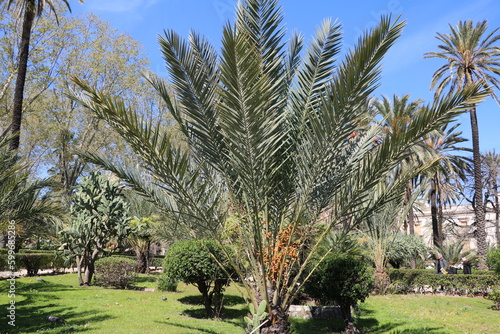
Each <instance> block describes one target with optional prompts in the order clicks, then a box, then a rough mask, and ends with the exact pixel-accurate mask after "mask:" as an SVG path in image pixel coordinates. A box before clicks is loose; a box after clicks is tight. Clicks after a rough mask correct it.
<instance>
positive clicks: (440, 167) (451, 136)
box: [424, 124, 468, 247]
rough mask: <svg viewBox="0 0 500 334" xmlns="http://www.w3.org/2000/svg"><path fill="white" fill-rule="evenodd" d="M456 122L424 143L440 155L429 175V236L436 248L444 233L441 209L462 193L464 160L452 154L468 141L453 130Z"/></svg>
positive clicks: (436, 154) (464, 174)
mask: <svg viewBox="0 0 500 334" xmlns="http://www.w3.org/2000/svg"><path fill="white" fill-rule="evenodd" d="M458 126H459V125H458V124H457V125H454V126H452V127H450V128H449V129H447V126H445V127H444V128H443V129H442V131H440V132H436V133H434V134H430V135H429V136H427V137H426V138H425V139H424V143H425V144H426V145H427V146H428V147H429V148H431V149H432V151H433V154H434V155H435V156H437V157H438V158H439V164H437V165H436V166H435V168H433V169H431V170H430V171H429V173H428V175H427V177H428V182H427V184H428V187H427V189H428V198H429V203H430V205H431V216H432V236H433V244H434V246H435V247H440V246H442V245H443V242H444V240H445V233H444V229H443V223H444V222H443V220H444V217H443V208H444V207H445V206H446V205H447V204H452V203H456V202H457V201H458V200H459V195H460V194H461V193H462V183H463V182H464V181H465V179H466V172H467V170H468V164H467V161H466V160H465V158H464V157H463V156H460V155H457V154H454V153H455V152H457V151H463V150H465V149H464V148H462V147H458V146H456V145H458V144H459V143H462V142H465V141H467V140H466V139H464V138H462V137H460V135H461V134H462V133H461V132H455V130H456V128H457V127H458Z"/></svg>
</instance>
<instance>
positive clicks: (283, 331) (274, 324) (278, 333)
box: [260, 306, 290, 334]
mask: <svg viewBox="0 0 500 334" xmlns="http://www.w3.org/2000/svg"><path fill="white" fill-rule="evenodd" d="M264 321H265V324H264V325H262V327H261V330H260V333H261V334H288V333H290V323H289V322H288V315H287V314H286V311H284V310H282V309H281V307H279V306H271V313H270V314H269V316H268V317H267V319H266V320H264Z"/></svg>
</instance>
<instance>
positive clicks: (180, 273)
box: [163, 240, 233, 318]
mask: <svg viewBox="0 0 500 334" xmlns="http://www.w3.org/2000/svg"><path fill="white" fill-rule="evenodd" d="M226 252H229V249H227V248H226ZM214 258H215V259H217V261H216V260H215V259H214ZM217 262H219V263H217ZM221 265H222V266H224V268H221ZM163 272H164V274H165V275H167V276H168V277H170V278H171V279H173V280H179V281H183V282H184V283H186V284H193V285H195V286H196V287H197V288H198V291H200V293H201V295H202V298H203V304H204V305H205V312H206V316H207V317H209V318H218V317H220V316H221V312H222V300H223V294H222V292H223V291H224V287H225V286H227V285H229V279H230V277H228V273H229V274H231V273H232V272H233V270H232V268H231V267H230V266H229V261H228V259H227V257H226V255H225V252H224V250H223V249H222V248H221V247H220V246H219V245H218V244H217V243H215V242H214V241H211V240H188V241H179V242H176V243H174V244H173V245H172V247H170V248H169V250H168V251H167V254H165V260H164V261H163Z"/></svg>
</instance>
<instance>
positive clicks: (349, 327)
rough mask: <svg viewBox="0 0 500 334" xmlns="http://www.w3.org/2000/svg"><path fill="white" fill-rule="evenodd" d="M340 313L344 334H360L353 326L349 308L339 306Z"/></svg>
mask: <svg viewBox="0 0 500 334" xmlns="http://www.w3.org/2000/svg"><path fill="white" fill-rule="evenodd" d="M340 312H341V313H342V318H344V324H345V329H344V332H345V333H346V334H360V333H361V332H360V331H359V329H357V328H356V326H354V321H353V320H352V315H351V306H350V305H340Z"/></svg>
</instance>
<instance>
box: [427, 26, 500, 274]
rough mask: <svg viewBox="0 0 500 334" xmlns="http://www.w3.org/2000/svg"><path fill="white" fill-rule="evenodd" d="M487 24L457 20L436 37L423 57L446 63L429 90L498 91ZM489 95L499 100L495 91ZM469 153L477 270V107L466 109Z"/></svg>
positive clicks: (482, 228) (481, 227)
mask: <svg viewBox="0 0 500 334" xmlns="http://www.w3.org/2000/svg"><path fill="white" fill-rule="evenodd" d="M487 29H488V23H487V21H481V22H478V23H477V24H476V25H474V23H473V22H472V21H471V20H468V21H459V22H458V25H457V26H456V27H453V26H451V25H450V30H451V33H450V34H440V33H438V34H437V37H436V38H437V39H438V40H439V41H440V42H442V43H443V44H441V45H439V46H438V48H439V49H441V51H439V52H429V53H426V54H425V57H426V58H429V57H436V58H441V59H444V60H445V61H446V63H445V64H444V65H443V66H441V67H440V68H438V70H437V71H436V72H435V73H434V75H433V77H432V82H431V89H433V88H435V89H436V94H438V95H439V94H441V93H442V92H443V91H444V90H445V89H446V88H448V89H449V92H450V93H451V92H454V91H459V90H461V89H463V88H465V87H467V86H469V85H471V84H472V83H473V82H482V83H483V85H484V86H485V87H486V86H487V85H492V86H494V87H495V88H497V89H498V88H499V86H500V81H499V80H498V79H497V77H496V75H498V74H500V48H498V47H497V46H494V44H495V43H496V42H497V41H498V40H499V39H500V35H498V34H497V32H498V30H499V28H497V29H495V30H493V31H492V32H490V33H486V31H487ZM491 95H492V96H493V97H494V98H495V99H496V100H497V102H498V99H497V97H496V95H495V93H494V92H491ZM469 114H470V122H471V132H472V153H473V160H474V170H473V173H474V200H473V206H474V213H475V216H476V228H477V230H476V239H477V248H478V255H479V268H480V269H486V262H485V261H486V249H487V243H486V222H485V210H484V201H483V182H482V177H481V176H482V175H481V152H480V146H479V127H478V123H477V115H476V106H475V105H472V106H471V107H470V109H469Z"/></svg>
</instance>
